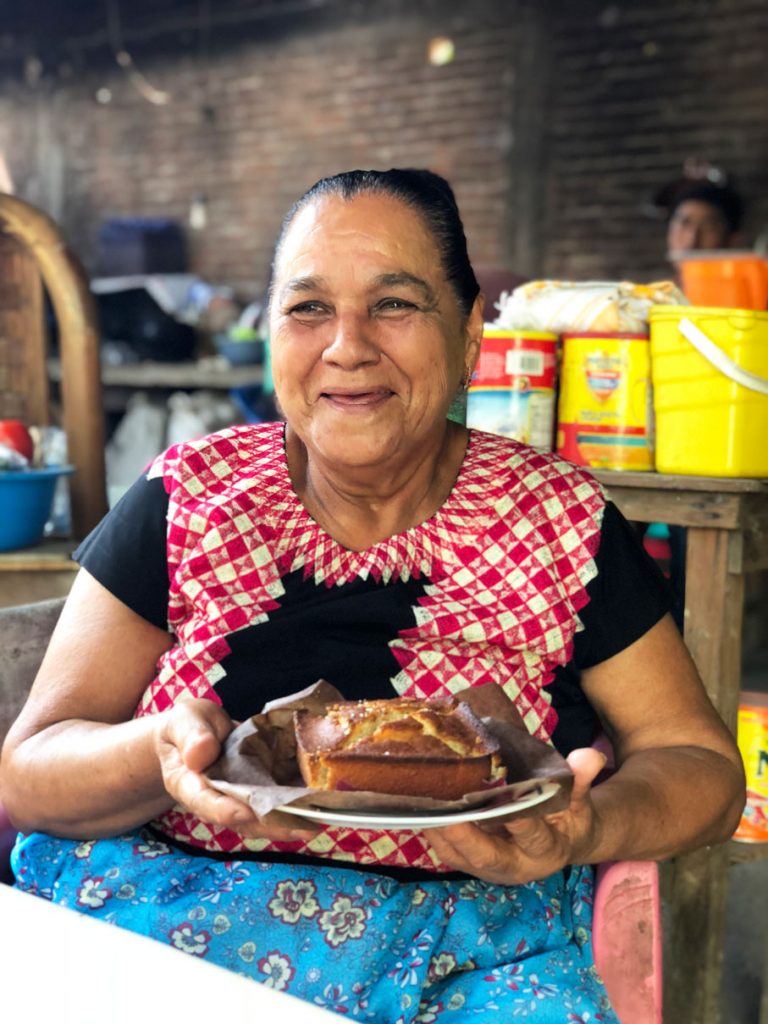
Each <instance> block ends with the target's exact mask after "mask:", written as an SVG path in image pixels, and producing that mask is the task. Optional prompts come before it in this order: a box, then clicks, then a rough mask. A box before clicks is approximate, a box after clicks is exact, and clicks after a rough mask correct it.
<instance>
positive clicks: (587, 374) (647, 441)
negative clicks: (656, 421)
mask: <svg viewBox="0 0 768 1024" xmlns="http://www.w3.org/2000/svg"><path fill="white" fill-rule="evenodd" d="M557 452H558V454H559V455H562V456H563V458H566V459H568V460H569V461H570V462H574V463H576V464H577V465H581V466H595V467H599V468H602V469H627V470H631V469H635V470H647V469H653V410H652V398H651V375H650V354H649V345H648V339H647V337H645V336H643V335H625V336H622V335H614V336H607V335H593V334H584V335H569V334H567V335H565V336H564V338H563V365H562V370H561V379H560V402H559V408H558V423H557Z"/></svg>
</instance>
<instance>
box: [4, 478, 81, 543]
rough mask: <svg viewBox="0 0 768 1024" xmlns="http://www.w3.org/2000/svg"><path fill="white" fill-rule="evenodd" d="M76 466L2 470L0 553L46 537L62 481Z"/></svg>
mask: <svg viewBox="0 0 768 1024" xmlns="http://www.w3.org/2000/svg"><path fill="white" fill-rule="evenodd" d="M74 471H75V467H74V466H46V467H45V468H43V469H9V470H0V551H16V550H17V549H18V548H28V547H32V545H34V544H37V542H38V541H39V540H40V539H41V538H42V536H43V530H44V529H45V524H46V523H47V522H48V518H49V516H50V514H51V506H52V505H53V494H54V491H55V490H56V481H57V480H58V479H59V477H62V476H69V474H71V473H74Z"/></svg>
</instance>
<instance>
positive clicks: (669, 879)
mask: <svg viewBox="0 0 768 1024" xmlns="http://www.w3.org/2000/svg"><path fill="white" fill-rule="evenodd" d="M593 473H594V476H596V477H597V479H598V480H600V481H601V483H603V484H604V485H605V487H606V488H607V490H608V494H609V496H610V497H611V498H612V499H613V501H614V502H615V503H616V505H618V507H619V508H620V509H621V511H622V512H623V513H624V515H625V516H626V517H627V518H628V519H630V520H633V521H635V522H646V523H651V522H659V523H668V524H670V525H675V526H684V527H687V549H686V579H685V620H684V632H685V641H686V644H687V646H688V648H689V650H690V652H691V654H692V655H693V658H694V660H695V662H696V665H697V667H698V669H699V672H700V673H701V677H702V679H703V680H704V685H705V686H706V688H707V692H708V693H709V695H710V697H711V699H712V702H713V703H714V705H715V707H716V708H717V710H718V711H719V712H720V714H721V715H722V717H723V719H724V721H725V722H726V724H727V725H728V727H729V728H730V729H731V730H732V731H733V732H734V733H735V731H736V716H737V712H738V706H739V694H740V689H741V653H742V622H743V611H744V577H745V575H746V573H748V572H752V571H755V570H758V569H765V568H768V480H743V479H726V478H720V477H694V476H678V475H674V476H673V475H667V474H663V473H621V472H615V471H608V470H594V471H593ZM766 856H768V844H765V845H763V846H760V845H759V844H758V845H756V846H749V847H745V846H744V844H740V843H734V842H731V843H730V844H727V845H725V846H720V847H713V848H709V849H704V850H699V851H696V852H695V853H692V854H687V855H685V856H681V857H677V858H675V859H674V861H671V862H670V863H668V864H666V865H665V866H664V871H663V895H664V898H665V902H666V903H667V905H668V907H669V908H670V914H669V920H665V923H664V947H665V956H664V975H665V979H664V1019H665V1021H669V1022H670V1024H673V1022H674V1024H717V1022H718V1021H719V1019H720V975H721V965H722V955H723V935H724V924H725V897H726V889H727V877H726V876H727V869H728V865H729V863H730V862H734V861H736V860H744V859H752V858H754V857H766Z"/></svg>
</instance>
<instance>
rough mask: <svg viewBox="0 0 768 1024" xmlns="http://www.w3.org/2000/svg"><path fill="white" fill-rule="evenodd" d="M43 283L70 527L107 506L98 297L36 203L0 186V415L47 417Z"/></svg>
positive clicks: (83, 527) (78, 535)
mask: <svg viewBox="0 0 768 1024" xmlns="http://www.w3.org/2000/svg"><path fill="white" fill-rule="evenodd" d="M43 287H45V289H46V290H47V292H48V295H49V296H50V299H51V304H52V306H53V311H54V314H55V316H56V321H57V324H58V328H59V346H60V357H61V373H62V381H61V394H62V402H61V424H60V425H61V426H62V427H63V429H64V431H65V432H66V435H67V445H68V451H69V461H70V462H71V463H72V464H73V465H74V466H75V469H76V473H75V474H74V476H73V477H71V479H70V496H71V505H72V532H73V535H74V538H75V539H76V540H80V539H82V538H83V537H84V536H85V535H86V534H87V533H88V532H89V531H90V530H91V529H92V528H93V527H94V526H95V525H96V523H97V522H98V521H99V520H100V519H101V518H102V516H103V515H104V514H105V513H106V511H107V492H106V472H105V464H104V410H103V401H102V392H101V374H100V365H99V329H98V317H97V313H96V305H95V302H94V300H93V296H92V295H91V293H90V290H89V287H88V281H87V278H86V276H85V273H84V271H83V269H82V267H81V265H80V263H79V262H78V260H77V259H76V258H75V256H74V255H73V253H72V252H71V251H70V249H69V248H68V246H67V243H66V241H65V239H64V237H63V236H62V234H61V232H60V230H59V229H58V227H57V226H56V225H55V224H54V222H53V221H52V220H51V219H50V218H49V217H48V216H47V215H46V214H44V213H43V212H42V211H41V210H38V209H36V208H35V207H34V206H31V205H30V204H29V203H25V202H24V201H23V200H21V199H18V198H16V197H15V196H10V195H6V194H5V193H0V418H2V419H21V420H24V421H25V422H26V423H27V424H28V425H32V424H37V425H41V426H45V425H48V424H50V423H51V420H52V417H51V405H50V394H49V384H48V372H47V365H46V360H47V337H46V330H45V321H44V303H43Z"/></svg>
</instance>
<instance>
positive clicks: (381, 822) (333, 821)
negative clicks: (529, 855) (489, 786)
mask: <svg viewBox="0 0 768 1024" xmlns="http://www.w3.org/2000/svg"><path fill="white" fill-rule="evenodd" d="M559 789H560V786H559V785H558V784H557V783H556V782H543V783H541V784H540V785H538V786H537V787H536V789H535V791H534V792H532V793H527V794H526V795H525V796H521V797H519V798H518V799H517V800H510V801H508V802H507V803H504V804H499V805H497V806H495V807H480V808H475V809H474V810H466V811H439V812H437V813H434V814H429V813H427V812H424V811H412V812H410V813H409V812H408V811H391V812H389V813H384V812H378V813H374V812H371V811H333V810H329V809H328V808H322V807H296V806H295V805H294V806H291V805H289V804H285V805H283V806H282V807H279V808H278V810H280V811H287V813H288V814H295V815H296V816H297V817H300V818H308V819H309V820H310V821H318V822H320V823H321V824H323V825H345V826H347V827H348V828H377V829H378V828H397V829H418V830H419V831H421V830H423V829H425V828H440V827H441V826H442V825H457V824H459V823H460V822H463V821H490V820H491V819H492V818H503V817H504V815H506V814H510V813H511V812H512V811H521V810H523V809H524V808H526V807H535V806H536V804H541V803H544V801H545V800H549V799H550V797H552V796H554V795H555V793H556V792H557V791H558V790H559Z"/></svg>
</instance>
